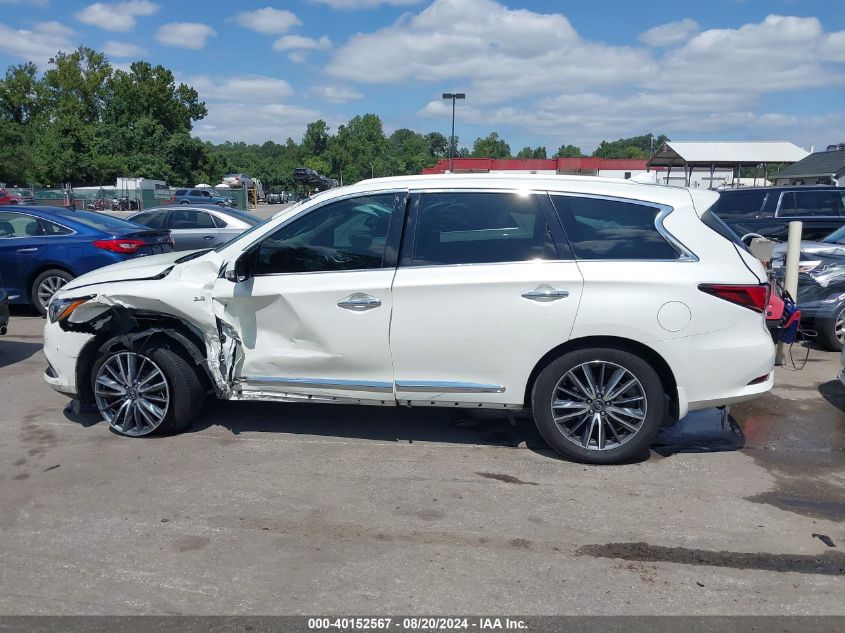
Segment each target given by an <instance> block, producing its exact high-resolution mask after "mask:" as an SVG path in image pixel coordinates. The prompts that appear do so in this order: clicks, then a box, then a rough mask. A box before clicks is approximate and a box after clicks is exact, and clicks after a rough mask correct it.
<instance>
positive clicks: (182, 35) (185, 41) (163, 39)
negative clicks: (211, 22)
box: [155, 22, 217, 51]
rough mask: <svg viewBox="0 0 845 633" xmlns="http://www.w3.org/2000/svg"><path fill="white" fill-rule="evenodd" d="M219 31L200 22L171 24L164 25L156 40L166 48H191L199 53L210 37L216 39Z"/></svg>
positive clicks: (157, 33)
mask: <svg viewBox="0 0 845 633" xmlns="http://www.w3.org/2000/svg"><path fill="white" fill-rule="evenodd" d="M216 36H217V31H215V30H214V29H213V28H211V27H210V26H208V25H207V24H202V23H200V22H171V23H169V24H164V25H162V26H161V27H160V28H159V30H158V31H157V32H156V35H155V38H156V41H158V42H159V43H161V44H164V45H165V46H176V47H178V48H189V49H191V50H195V51H198V50H200V49H202V48H204V47H205V42H206V40H207V39H208V38H209V37H216Z"/></svg>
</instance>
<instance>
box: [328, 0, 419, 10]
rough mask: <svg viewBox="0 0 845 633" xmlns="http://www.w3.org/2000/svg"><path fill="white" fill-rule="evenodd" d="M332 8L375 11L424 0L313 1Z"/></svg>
mask: <svg viewBox="0 0 845 633" xmlns="http://www.w3.org/2000/svg"><path fill="white" fill-rule="evenodd" d="M312 1H313V2H318V3H320V4H325V5H327V6H330V7H331V8H332V9H374V8H376V7H379V6H381V5H391V6H395V7H405V6H410V5H412V4H419V3H420V2H422V0H312Z"/></svg>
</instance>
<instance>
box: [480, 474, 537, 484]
mask: <svg viewBox="0 0 845 633" xmlns="http://www.w3.org/2000/svg"><path fill="white" fill-rule="evenodd" d="M475 474H476V475H478V476H479V477H485V478H487V479H495V480H496V481H502V482H504V483H506V484H518V485H522V486H539V485H540V484H538V483H537V482H536V481H522V479H518V478H517V477H514V476H513V475H503V474H501V473H478V472H477V473H475Z"/></svg>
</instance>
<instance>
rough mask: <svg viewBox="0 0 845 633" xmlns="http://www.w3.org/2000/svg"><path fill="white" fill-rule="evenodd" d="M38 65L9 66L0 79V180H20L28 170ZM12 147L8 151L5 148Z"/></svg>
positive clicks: (36, 107) (36, 106) (37, 104)
mask: <svg viewBox="0 0 845 633" xmlns="http://www.w3.org/2000/svg"><path fill="white" fill-rule="evenodd" d="M37 72H38V69H37V68H36V66H35V64H32V63H27V64H21V65H19V66H10V67H9V69H8V70H7V71H6V76H5V77H4V78H3V79H2V80H0V147H2V148H4V149H5V151H2V152H0V181H3V182H7V183H11V184H24V183H26V182H28V181H29V178H28V175H29V174H30V173H31V172H32V167H33V156H32V144H33V141H34V137H35V128H34V124H33V120H34V119H35V118H36V117H37V116H38V113H39V108H40V104H41V101H40V99H39V82H38V79H37V76H36V75H37ZM9 150H12V151H9Z"/></svg>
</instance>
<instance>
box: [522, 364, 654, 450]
mask: <svg viewBox="0 0 845 633" xmlns="http://www.w3.org/2000/svg"><path fill="white" fill-rule="evenodd" d="M531 405H532V410H533V414H534V421H535V423H536V424H537V428H538V430H539V431H540V434H541V435H542V436H543V439H545V440H546V442H548V444H549V445H550V446H551V447H552V448H553V449H554V450H555V451H557V452H558V453H560V454H561V455H563V456H564V457H566V458H568V459H572V460H575V461H579V462H585V463H590V464H617V463H621V462H627V461H630V460H632V459H635V458H637V457H638V456H640V455H644V454H647V451H648V447H649V445H650V444H651V442H652V440H653V439H654V436H655V434H656V433H657V430H658V429H659V428H660V425H661V423H662V421H663V413H664V390H663V384H662V382H661V380H660V377H659V376H658V375H657V372H656V371H655V370H654V369H653V368H652V367H651V365H649V364H648V363H647V362H646V361H645V360H643V359H642V358H640V357H639V356H636V355H634V354H632V353H630V352H626V351H622V350H617V349H610V348H595V349H582V350H576V351H573V352H569V353H568V354H564V355H563V356H561V357H560V358H557V359H555V360H554V361H552V362H551V363H549V365H547V366H546V368H545V369H544V370H543V371H542V372H541V373H540V375H539V376H538V377H537V381H536V382H535V383H534V389H533V390H532V395H531Z"/></svg>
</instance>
